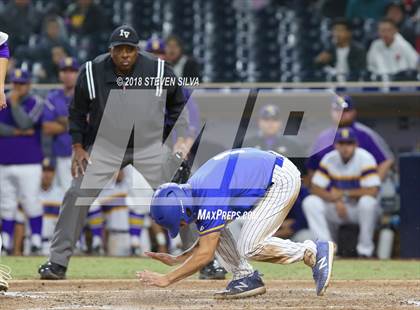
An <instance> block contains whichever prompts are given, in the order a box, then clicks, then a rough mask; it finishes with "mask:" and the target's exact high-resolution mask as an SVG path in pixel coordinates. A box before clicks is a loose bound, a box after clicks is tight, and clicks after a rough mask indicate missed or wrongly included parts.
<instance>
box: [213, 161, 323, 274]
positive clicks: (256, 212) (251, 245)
mask: <svg viewBox="0 0 420 310" xmlns="http://www.w3.org/2000/svg"><path fill="white" fill-rule="evenodd" d="M272 181H273V185H272V186H271V188H270V189H269V191H268V192H267V193H266V195H265V196H264V197H263V198H262V199H261V201H260V202H259V203H258V205H257V206H256V207H255V208H254V209H253V210H252V216H251V217H250V218H249V219H247V220H245V223H244V225H243V226H242V229H241V233H240V236H239V239H238V242H237V243H236V241H235V239H234V237H233V235H232V233H231V232H230V230H229V228H228V227H226V228H224V229H223V230H222V232H221V235H220V243H219V246H218V248H217V250H216V257H217V259H218V260H219V262H220V263H221V264H222V265H223V267H224V268H226V270H228V271H229V272H231V273H233V279H234V280H236V279H239V278H243V277H246V276H248V275H250V274H251V273H252V272H253V269H252V266H251V265H250V264H249V263H248V261H247V260H248V259H250V260H257V261H265V262H270V263H277V264H291V263H294V262H297V261H300V260H302V259H303V255H304V253H305V251H306V250H307V249H311V250H312V251H313V252H314V253H316V245H315V243H314V242H312V241H310V240H307V241H305V242H303V243H296V242H292V241H290V240H284V239H280V238H277V237H273V235H274V233H275V232H276V231H277V230H278V228H279V227H280V226H281V224H282V223H283V221H284V219H285V218H286V216H287V214H288V213H289V211H290V209H291V207H292V206H293V204H294V202H295V200H296V198H297V196H298V194H299V190H300V186H301V179H300V172H299V170H298V169H297V168H296V167H295V166H294V165H293V163H292V162H291V161H290V160H288V159H287V158H284V162H283V166H282V167H279V166H277V165H276V166H275V167H274V171H273V178H272Z"/></svg>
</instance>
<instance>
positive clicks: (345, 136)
mask: <svg viewBox="0 0 420 310" xmlns="http://www.w3.org/2000/svg"><path fill="white" fill-rule="evenodd" d="M334 142H335V143H340V142H357V136H356V133H355V131H354V130H353V128H350V127H343V128H338V131H337V134H336V136H335V139H334Z"/></svg>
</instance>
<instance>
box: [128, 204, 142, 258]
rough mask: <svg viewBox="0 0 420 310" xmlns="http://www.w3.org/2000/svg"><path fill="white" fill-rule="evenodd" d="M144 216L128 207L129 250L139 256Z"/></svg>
mask: <svg viewBox="0 0 420 310" xmlns="http://www.w3.org/2000/svg"><path fill="white" fill-rule="evenodd" d="M144 218H145V215H144V214H140V213H137V211H136V210H135V208H129V213H128V224H129V233H130V252H131V255H134V256H140V255H141V254H142V248H141V241H140V240H141V239H140V238H141V234H142V231H143V227H144Z"/></svg>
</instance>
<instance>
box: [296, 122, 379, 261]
mask: <svg viewBox="0 0 420 310" xmlns="http://www.w3.org/2000/svg"><path fill="white" fill-rule="evenodd" d="M334 147H335V150H333V151H331V152H329V153H327V154H326V155H325V156H324V157H323V158H322V160H321V163H320V164H319V168H318V170H317V171H316V172H315V174H314V176H313V178H312V195H309V196H308V197H306V198H305V200H304V201H303V203H302V206H303V210H304V212H305V215H306V218H307V220H308V224H309V228H310V229H311V231H312V232H313V234H314V236H315V238H317V239H319V240H335V239H337V230H336V229H335V228H336V227H337V225H342V224H346V223H352V224H358V225H359V227H360V232H359V238H358V244H357V248H356V249H357V253H358V255H359V256H361V257H371V256H372V255H373V251H374V248H375V245H374V242H373V236H374V232H375V227H376V224H377V222H378V217H379V215H380V213H381V209H380V207H379V203H378V198H377V195H378V190H379V187H380V185H381V180H380V178H379V175H378V172H377V164H376V161H375V159H374V157H373V156H372V155H371V154H370V153H369V152H367V151H366V150H365V149H362V148H359V147H358V146H357V136H356V134H355V132H354V130H353V129H352V128H350V127H348V128H346V127H344V128H340V129H339V130H338V132H337V136H336V138H335V143H334ZM339 246H340V245H339Z"/></svg>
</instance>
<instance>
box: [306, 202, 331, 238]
mask: <svg viewBox="0 0 420 310" xmlns="http://www.w3.org/2000/svg"><path fill="white" fill-rule="evenodd" d="M302 208H303V212H304V213H305V217H306V220H307V221H308V226H309V229H310V230H311V232H312V234H313V235H314V236H315V238H316V239H319V240H332V236H331V231H330V229H329V225H328V219H327V217H328V216H327V214H328V209H329V208H334V206H332V205H331V204H329V203H326V202H325V201H324V200H322V199H321V197H319V196H316V195H309V196H308V197H306V198H305V199H304V200H303V202H302Z"/></svg>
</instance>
